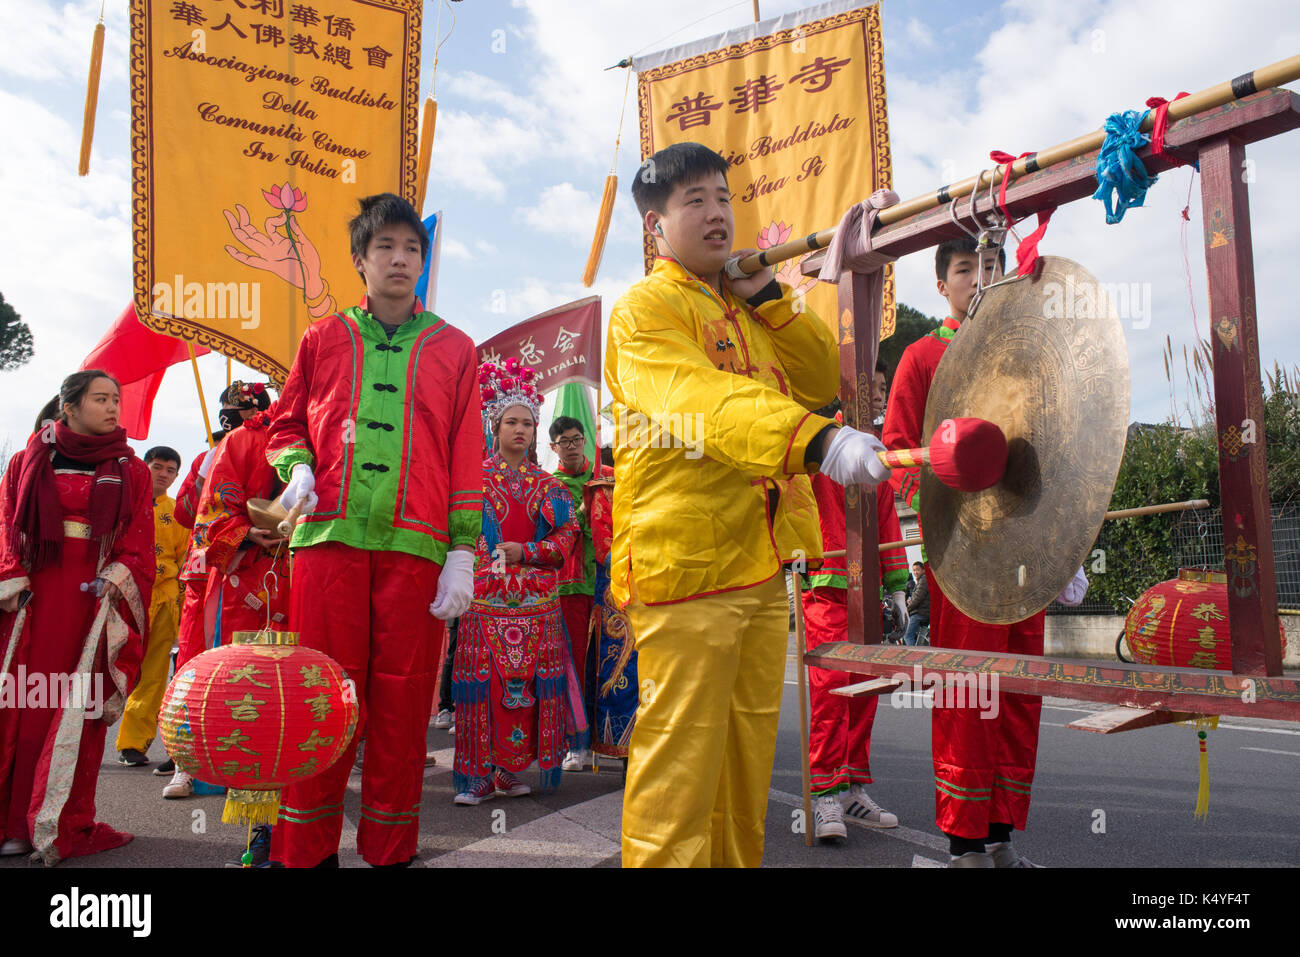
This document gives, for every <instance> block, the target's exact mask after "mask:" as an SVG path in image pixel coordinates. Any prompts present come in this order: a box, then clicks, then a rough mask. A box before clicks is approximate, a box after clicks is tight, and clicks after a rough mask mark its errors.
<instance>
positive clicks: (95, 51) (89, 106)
mask: <svg viewBox="0 0 1300 957" xmlns="http://www.w3.org/2000/svg"><path fill="white" fill-rule="evenodd" d="M103 64H104V10H103V8H102V7H101V8H100V11H99V23H97V24H95V39H94V40H92V41H91V44H90V76H89V77H88V78H87V80H86V112H85V115H84V116H83V117H82V119H81V159H80V160H79V161H78V162H77V175H78V176H85V175H86V174H87V173H89V172H90V141H91V140H92V139H93V138H94V136H95V107H96V106H97V105H98V103H99V70H100V67H101V66H103Z"/></svg>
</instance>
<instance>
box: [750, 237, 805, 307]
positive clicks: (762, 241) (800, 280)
mask: <svg viewBox="0 0 1300 957" xmlns="http://www.w3.org/2000/svg"><path fill="white" fill-rule="evenodd" d="M793 232H794V227H793V226H788V225H786V223H785V222H784V221H780V222H778V221H777V220H775V219H774V220H772V221H771V222H770V223H768V224H767V225H766V226H764V227H763V228H762V229H760V230H759V231H758V239H757V241H756V242H755V245H756V246H757V247H758V248H759V249H760V250H763V249H771V248H772V247H773V246H780V245H781V244H782V243H785V242H789V241H790V235H791V234H792V233H793ZM809 255H811V254H810V253H805V254H804V255H802V256H799V257H797V258H795V259H787V260H786V261H785V262H783V263H781V264H780V265H779V266H777V268H776V279H777V281H778V282H781V283H784V284H785V285H787V286H789V287H790V288H791V289H793V290H794V293H795V295H796V296H798V295H803V294H806V293H807V292H808V290H810V289H812V287H813V286H815V285H817V280H816V279H813V278H812V277H811V276H805V275H804V274H803V273H802V272H800V271H799V266H800V264H801V263H802V262H803V261H804V260H805V259H807V258H808V256H809Z"/></svg>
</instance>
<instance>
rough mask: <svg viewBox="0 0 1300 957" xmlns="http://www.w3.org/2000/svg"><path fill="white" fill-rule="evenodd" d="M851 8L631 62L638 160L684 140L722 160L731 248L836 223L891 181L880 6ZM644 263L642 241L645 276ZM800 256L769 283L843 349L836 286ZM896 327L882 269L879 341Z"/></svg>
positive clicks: (828, 6)
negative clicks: (784, 289) (799, 296)
mask: <svg viewBox="0 0 1300 957" xmlns="http://www.w3.org/2000/svg"><path fill="white" fill-rule="evenodd" d="M849 6H850V4H848V3H845V2H836V3H825V4H821V5H819V6H816V7H811V8H809V9H806V10H801V11H796V12H795V13H791V14H787V15H785V16H782V17H778V18H776V19H773V20H768V21H764V22H763V23H758V24H753V25H751V26H748V27H744V28H741V29H737V30H732V31H729V32H727V33H724V34H720V35H718V36H716V37H711V38H709V39H707V40H701V41H698V42H696V43H692V44H687V45H685V46H681V47H675V48H673V49H671V50H665V51H663V52H661V53H656V54H651V55H650V56H646V57H638V58H634V59H633V61H632V68H633V69H635V70H636V71H637V89H638V100H639V103H640V113H641V155H642V158H643V159H644V158H645V157H648V156H650V155H651V154H653V153H654V152H656V151H657V150H661V149H663V148H664V147H665V146H670V145H672V144H673V143H682V142H691V141H694V142H698V143H703V144H704V145H705V146H708V147H710V148H711V149H714V150H717V151H718V152H719V153H721V154H722V155H723V156H724V157H726V159H727V161H728V162H729V163H730V164H731V169H730V171H729V172H728V174H727V180H728V185H729V186H730V187H731V196H732V209H733V211H734V213H735V219H736V233H735V248H737V249H743V248H756V249H767V248H769V247H771V246H776V245H779V244H780V243H783V242H786V241H787V240H789V239H790V238H792V237H798V236H804V235H807V234H809V233H815V232H817V231H819V230H821V229H826V228H828V227H832V226H835V225H837V224H838V223H839V220H840V217H841V216H842V215H843V214H844V211H845V210H846V209H848V208H849V207H850V206H851V205H853V204H854V203H856V202H858V201H860V200H862V199H865V198H866V197H868V196H870V195H871V193H872V192H874V191H875V190H877V189H881V188H883V187H888V186H890V185H891V167H890V155H889V119H888V115H887V112H886V109H885V67H884V54H883V49H882V46H881V35H880V6H879V4H877V5H875V6H870V7H862V8H858V9H846V8H847V7H849ZM653 256H654V247H653V244H652V241H651V240H650V239H649V237H647V238H646V268H647V271H648V270H649V268H650V263H651V261H652V259H653ZM804 258H806V257H800V258H799V259H794V260H789V261H787V262H785V263H783V264H781V266H780V268H779V269H778V270H777V279H779V280H780V281H781V282H783V283H785V284H787V285H789V286H791V287H793V288H794V289H796V290H797V291H802V292H803V293H805V294H806V296H807V302H808V305H809V307H810V308H812V310H813V311H814V312H816V313H817V314H818V315H819V316H821V317H822V318H823V319H824V320H826V322H827V323H828V324H830V325H831V326H832V328H835V327H837V326H839V327H840V328H838V329H837V334H838V335H839V338H840V341H841V342H844V341H851V335H852V326H851V322H850V324H849V325H847V326H845V325H844V324H843V323H840V322H837V321H836V315H837V313H838V312H839V309H838V305H837V302H836V295H835V287H834V286H833V285H831V284H829V283H818V282H817V281H816V280H813V279H809V278H807V277H805V276H804V275H803V274H802V273H801V272H800V271H799V268H800V263H801V262H802V260H803V259H804ZM893 331H894V277H893V268H892V267H888V269H887V273H886V285H885V307H884V313H883V315H882V317H881V328H880V335H881V338H882V339H883V338H885V337H887V336H890V335H892V334H893ZM846 337H850V339H848V340H846Z"/></svg>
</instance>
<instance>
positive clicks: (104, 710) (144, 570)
mask: <svg viewBox="0 0 1300 957" xmlns="http://www.w3.org/2000/svg"><path fill="white" fill-rule="evenodd" d="M56 429H57V430H59V431H62V430H65V429H66V426H63V425H62V423H60V424H59V425H58V426H56ZM117 431H118V432H119V433H121V436H120V438H121V441H120V445H119V447H120V449H121V450H122V451H123V453H124V454H122V455H121V457H120V458H118V459H117V460H116V461H117V466H118V467H119V469H120V477H117V476H115V475H114V474H112V472H111V471H109V472H107V473H106V472H105V470H104V467H103V466H101V467H100V468H99V469H96V468H95V467H94V466H93V465H88V464H86V463H85V462H78V461H70V460H68V459H67V458H64V457H63V456H61V455H60V456H57V457H56V454H55V453H56V450H60V451H61V449H62V442H61V441H59V442H58V443H56V444H53V445H46V444H44V443H43V442H42V440H41V438H40V437H39V436H36V437H33V439H32V441H31V442H30V443H29V444H28V446H27V448H26V449H25V450H23V451H22V452H19V453H17V454H16V455H15V456H14V457H13V458H12V459H11V460H10V462H9V467H8V469H7V470H6V471H5V474H4V479H3V486H2V487H0V599H7V598H10V597H11V596H14V595H20V594H21V593H22V592H23V591H24V590H26V591H30V592H31V599H30V601H29V602H28V603H27V604H26V606H25V607H22V608H21V609H19V610H18V611H17V612H15V613H9V612H3V613H0V675H2V676H3V680H4V686H3V688H0V691H3V693H4V695H6V696H7V695H17V696H19V697H20V698H21V700H14V701H8V700H4V698H3V697H0V828H2V829H3V832H4V833H3V836H4V838H6V839H15V840H20V841H23V840H26V841H30V842H31V843H32V844H33V845H35V849H36V852H37V853H38V854H40V855H41V857H42V858H43V859H44V861H45V862H46V863H47V864H55V863H58V862H59V861H60V860H64V859H66V858H69V857H79V856H83V855H86V854H95V853H98V852H100V851H104V850H108V849H110V848H114V847H120V846H121V845H123V844H126V843H127V842H128V841H130V840H131V835H130V834H127V833H124V832H120V831H117V830H115V829H114V828H111V827H109V826H108V825H107V824H102V823H97V822H96V821H95V790H96V785H97V784H98V779H99V768H100V762H101V761H102V760H103V757H104V737H105V734H106V733H107V731H108V727H109V725H111V724H112V723H114V722H115V721H116V720H117V719H118V717H119V716H120V715H121V714H122V710H123V708H124V707H125V704H126V698H127V696H128V694H129V692H130V690H131V688H132V686H133V685H134V684H135V679H136V676H137V673H138V671H139V667H140V656H141V652H142V648H143V643H144V642H143V637H142V636H143V635H144V634H147V633H148V628H149V622H148V615H147V609H148V608H149V602H150V598H151V594H152V591H153V581H154V574H155V562H154V550H153V545H154V522H153V482H152V479H151V476H150V472H149V470H148V469H147V468H146V467H145V465H144V463H143V462H141V461H140V460H139V459H138V458H136V457H135V456H134V455H133V454H131V451H130V448H129V447H127V446H126V432H125V430H123V429H120V428H119V429H118V430H117ZM83 438H86V437H83ZM90 438H91V440H92V441H94V440H99V439H107V438H108V437H106V436H98V437H90ZM34 455H49V456H51V459H52V461H51V466H52V473H53V474H52V475H49V485H48V486H47V488H48V490H49V492H50V494H52V495H53V497H54V498H53V499H52V500H48V501H47V502H46V503H43V504H42V507H41V509H40V512H41V516H42V519H43V520H44V519H46V517H47V516H50V517H51V525H53V527H54V528H56V529H57V528H58V524H57V523H58V521H59V520H60V519H61V523H62V531H61V534H60V535H59V538H61V545H60V546H59V549H58V554H57V557H56V558H51V559H48V560H45V561H44V562H40V563H36V564H35V565H33V564H31V563H29V561H28V559H27V558H25V557H24V545H23V533H22V532H21V530H20V528H19V526H18V523H17V515H18V513H19V507H20V504H21V502H20V476H22V475H23V472H24V462H25V461H26V459H27V458H28V457H31V456H34ZM128 456H129V457H128ZM47 474H48V473H47ZM105 485H107V486H108V487H109V488H111V487H112V486H117V487H118V488H120V489H121V496H122V501H121V507H122V508H123V509H124V511H126V512H128V513H129V517H128V518H127V519H126V520H125V521H124V522H123V523H122V524H118V525H111V526H110V527H111V528H113V529H114V530H113V531H112V532H110V533H109V534H107V535H106V536H105V537H104V538H103V539H96V538H95V537H92V529H93V528H94V525H95V516H94V509H93V508H92V506H91V503H92V499H96V500H102V498H101V496H102V493H103V491H104V486H105ZM110 497H111V496H110ZM115 507H117V506H115ZM44 525H45V522H44V521H42V528H44ZM56 534H57V533H56ZM33 568H34V570H33ZM95 579H102V580H103V581H105V582H109V583H111V584H112V585H114V586H115V587H116V588H117V589H118V591H119V592H120V593H121V595H122V598H121V600H120V601H117V602H110V601H109V600H108V598H107V597H106V596H105V597H96V594H95V592H94V591H93V590H83V589H82V585H83V584H85V583H88V582H92V581H94V580H95ZM60 677H64V678H71V679H73V680H74V681H77V682H78V683H80V685H81V686H80V687H79V688H78V689H76V690H73V689H72V688H71V687H70V686H69V684H68V682H67V681H60V680H59V678H60ZM34 680H36V681H38V682H39V683H40V685H41V687H42V690H41V691H40V694H39V699H36V698H35V693H34V689H33V681H34ZM78 692H79V693H78Z"/></svg>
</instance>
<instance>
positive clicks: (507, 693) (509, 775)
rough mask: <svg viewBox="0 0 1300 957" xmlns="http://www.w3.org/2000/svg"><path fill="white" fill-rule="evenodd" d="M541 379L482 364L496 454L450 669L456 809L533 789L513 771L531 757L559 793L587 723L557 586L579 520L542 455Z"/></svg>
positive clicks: (488, 470)
mask: <svg viewBox="0 0 1300 957" xmlns="http://www.w3.org/2000/svg"><path fill="white" fill-rule="evenodd" d="M535 379H536V374H535V372H534V371H533V370H532V369H531V368H529V367H526V366H521V365H520V364H519V362H518V360H516V359H508V360H506V363H505V365H504V366H498V365H496V364H494V363H490V362H487V363H484V364H483V365H482V366H481V367H480V369H479V385H480V388H481V391H482V399H483V426H484V432H485V436H486V437H488V441H489V442H490V444H491V448H492V450H493V451H492V455H491V456H490V457H489V458H488V459H487V460H486V461H485V462H484V463H483V534H482V535H481V536H480V537H479V541H478V548H477V551H476V553H475V557H474V602H473V604H471V605H470V609H469V611H468V612H467V613H466V614H465V616H464V617H462V618H461V620H460V635H459V638H458V641H457V645H456V656H455V661H454V663H453V665H452V700H453V702H454V703H455V707H456V759H455V764H454V767H453V771H454V772H455V784H456V791H457V794H456V803H457V804H479V803H481V802H483V801H485V800H487V799H489V798H493V797H496V796H497V795H504V796H506V797H519V796H522V795H524V794H528V793H529V791H530V790H531V789H530V788H529V787H528V785H526V784H524V783H523V782H521V781H519V779H518V778H516V777H515V773H516V772H519V771H523V770H524V769H525V768H527V767H529V766H530V765H531V764H532V763H533V761H537V762H538V763H539V765H540V767H541V784H542V787H543V789H546V790H549V789H551V788H554V787H555V786H556V785H557V784H559V781H560V775H561V770H560V764H561V762H562V761H563V759H564V754H565V751H566V749H567V739H568V737H569V735H571V734H574V733H577V732H581V731H582V730H584V729H585V725H586V722H585V718H584V716H583V709H582V701H581V698H580V695H579V692H578V690H577V689H578V684H577V680H576V675H575V674H574V671H573V663H572V659H571V657H570V654H569V647H568V641H567V639H566V636H565V633H564V626H563V621H562V618H561V616H560V602H559V597H558V594H557V585H556V577H557V573H558V571H559V568H560V566H561V565H563V563H564V557H565V556H566V555H567V554H568V553H569V552H570V551H571V550H572V549H573V545H574V539H575V536H577V535H578V534H579V527H578V520H577V516H576V514H575V511H574V508H573V504H572V498H571V496H570V495H569V493H568V490H566V489H565V487H564V486H563V485H561V484H560V482H559V480H557V479H556V478H555V477H554V476H553V475H551V474H550V473H549V472H546V471H544V470H542V469H541V468H540V467H539V466H538V465H537V463H536V461H535V453H534V449H535V446H536V436H537V419H538V411H539V410H540V408H541V404H542V396H541V395H540V394H539V393H538V392H537V390H536V388H535V386H534V381H535Z"/></svg>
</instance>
